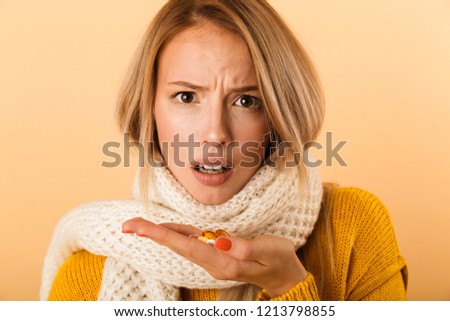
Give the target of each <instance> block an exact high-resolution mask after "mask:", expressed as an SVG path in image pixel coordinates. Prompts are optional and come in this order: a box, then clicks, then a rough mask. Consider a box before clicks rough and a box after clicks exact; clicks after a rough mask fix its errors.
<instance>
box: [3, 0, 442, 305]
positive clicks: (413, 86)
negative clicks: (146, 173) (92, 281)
mask: <svg viewBox="0 0 450 321" xmlns="http://www.w3.org/2000/svg"><path fill="white" fill-rule="evenodd" d="M270 2H271V3H272V4H273V6H274V7H275V8H276V9H278V10H279V12H280V13H281V15H282V16H284V17H285V18H286V19H287V21H288V22H289V24H290V25H291V26H292V27H293V29H294V30H295V32H296V34H297V35H298V36H299V38H300V39H301V40H302V41H303V43H304V45H305V47H306V48H307V50H308V51H309V52H310V53H311V55H312V57H313V60H314V61H315V63H316V65H317V68H318V70H319V72H320V74H321V78H322V81H323V84H324V88H325V91H326V98H327V102H328V107H327V108H328V112H327V118H326V122H325V127H324V130H323V133H325V131H332V132H333V135H334V136H333V139H334V141H335V143H337V141H339V140H346V141H348V142H347V144H346V145H345V146H344V148H343V149H342V150H341V156H342V157H343V158H344V159H345V161H346V162H347V164H348V166H347V167H342V166H339V165H338V164H336V163H334V164H333V166H331V167H322V173H323V176H324V179H326V180H332V181H337V182H339V183H340V184H341V185H352V186H359V187H362V188H365V189H367V190H370V191H372V192H374V193H375V194H376V195H378V196H379V197H380V198H381V199H382V200H383V201H384V203H385V204H386V205H387V206H388V208H389V209H390V211H391V215H392V220H393V222H394V225H395V228H396V232H397V239H398V242H399V245H400V248H401V251H402V253H403V254H404V256H405V257H406V259H407V260H408V264H409V271H410V283H409V299H411V300H449V299H450V276H449V272H448V268H449V267H450V250H449V244H450V233H449V231H448V230H449V227H450V216H449V214H450V200H449V196H450V195H449V186H450V170H449V165H450V150H449V147H450V146H449V142H448V141H449V138H450V129H449V125H450V93H449V89H450V58H449V57H450V1H448V0H432V1H423V0H414V1H412V0H396V1H392V0H378V1H359V0H347V1H343V0H340V1H330V0H320V1H318V0H314V1H312V0H303V1H292V0H283V1H280V0H278V1H276V0H272V1H270ZM163 3H164V1H150V0H147V1H125V0H121V1H117V0H116V1H91V0H89V1H88V0H83V1H56V0H54V1H44V0H41V1H34V0H33V1H32V0H28V1H26V0H17V1H13V0H11V1H7V0H4V1H1V0H0V138H1V148H0V151H1V166H0V195H1V202H0V230H1V233H0V259H1V265H0V299H1V300H36V299H37V298H38V290H39V283H40V274H41V267H42V261H43V257H44V255H45V252H46V248H47V245H48V242H49V240H50V237H51V234H52V231H53V229H54V227H55V225H56V223H57V221H58V220H59V219H60V218H61V216H62V215H63V214H64V213H66V212H67V211H68V210H70V209H71V208H73V207H74V206H76V205H78V204H80V203H84V202H88V201H91V200H98V199H124V198H127V197H128V196H129V194H130V184H131V182H132V179H133V175H134V170H135V169H134V168H124V167H118V168H114V169H108V168H103V167H101V165H100V164H101V162H102V161H103V160H107V159H106V158H105V157H104V156H103V155H102V152H101V151H102V145H103V144H104V143H105V142H107V141H111V140H117V141H118V140H120V134H119V131H118V129H117V127H116V124H115V120H114V113H113V111H114V105H115V100H116V96H117V91H118V88H119V85H120V82H121V79H122V78H123V75H124V72H125V70H126V67H127V65H128V62H129V60H130V57H131V55H132V53H133V51H134V49H135V47H136V45H137V43H138V41H139V39H140V36H141V35H142V34H143V32H144V29H145V27H146V26H147V24H148V22H149V21H150V19H151V18H152V16H153V15H154V14H155V12H156V11H157V9H158V8H160V7H161V5H162V4H163ZM323 137H324V135H322V140H321V141H322V142H323ZM318 156H321V154H320V153H318ZM322 157H323V155H322Z"/></svg>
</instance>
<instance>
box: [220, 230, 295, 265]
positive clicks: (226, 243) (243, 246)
mask: <svg viewBox="0 0 450 321" xmlns="http://www.w3.org/2000/svg"><path fill="white" fill-rule="evenodd" d="M291 245H292V244H291V242H290V241H288V240H285V239H283V238H278V237H275V236H259V237H256V238H253V239H248V240H246V239H241V238H233V237H219V238H218V239H216V243H215V245H214V246H215V247H216V248H217V249H218V250H220V251H224V252H226V253H227V254H228V255H230V256H231V257H233V258H235V259H237V260H247V261H257V262H259V263H261V264H263V265H266V264H268V263H270V262H271V261H273V256H274V253H279V252H280V248H281V249H286V248H290V246H291Z"/></svg>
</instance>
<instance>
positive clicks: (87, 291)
mask: <svg viewBox="0 0 450 321" xmlns="http://www.w3.org/2000/svg"><path fill="white" fill-rule="evenodd" d="M105 259H106V258H105V257H104V256H99V255H94V254H91V253H89V252H87V251H79V252H76V253H74V254H72V256H70V257H69V258H68V259H67V261H66V262H65V263H64V264H63V265H62V266H61V267H60V269H59V271H58V273H57V274H56V277H55V280H54V281H53V285H52V287H51V290H50V294H49V297H48V300H49V301H95V300H97V297H98V292H99V291H100V286H101V283H102V274H103V267H104V264H105Z"/></svg>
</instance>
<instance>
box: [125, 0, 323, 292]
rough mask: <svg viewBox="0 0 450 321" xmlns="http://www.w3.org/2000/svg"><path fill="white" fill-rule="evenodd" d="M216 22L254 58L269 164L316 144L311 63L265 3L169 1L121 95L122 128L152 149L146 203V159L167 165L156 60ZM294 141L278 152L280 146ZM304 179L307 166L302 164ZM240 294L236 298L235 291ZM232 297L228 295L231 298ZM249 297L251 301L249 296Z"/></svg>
mask: <svg viewBox="0 0 450 321" xmlns="http://www.w3.org/2000/svg"><path fill="white" fill-rule="evenodd" d="M203 23H213V24H215V25H217V26H219V27H221V28H224V29H226V30H228V31H231V32H234V33H237V34H239V35H240V36H241V37H242V38H243V39H244V40H245V42H246V44H247V46H248V49H249V52H250V55H251V57H252V60H253V67H254V70H255V74H256V78H257V82H258V87H259V91H260V94H261V101H262V105H263V108H264V112H265V114H266V117H267V120H268V123H269V127H270V130H271V140H272V141H273V142H274V143H273V145H274V146H273V147H274V148H272V151H273V152H272V154H271V155H269V156H270V160H271V161H273V162H274V165H275V166H276V167H277V168H280V169H282V168H284V164H285V162H284V160H285V159H283V157H280V156H281V154H284V156H285V157H293V156H294V153H296V154H297V155H303V152H304V145H305V144H306V143H307V142H311V141H313V140H314V139H316V137H317V135H318V133H319V131H320V128H321V126H322V122H323V118H324V98H323V93H322V89H321V85H320V82H319V78H318V76H317V73H316V71H315V69H314V66H313V64H312V62H311V60H310V58H309V57H308V55H307V53H306V51H305V50H304V49H303V47H302V46H301V44H300V43H299V41H298V40H297V38H296V37H295V35H294V34H293V33H292V31H291V30H290V29H289V27H288V26H287V25H286V24H285V22H284V21H283V19H282V18H281V17H280V16H279V14H278V13H277V12H276V11H275V10H274V9H273V8H272V7H271V6H270V4H269V3H267V2H266V1H263V0H246V1H242V0H226V1H225V0H222V1H220V0H170V1H169V2H167V3H166V4H165V5H164V6H163V7H162V8H161V10H160V11H159V12H158V13H157V15H156V16H155V18H154V19H153V21H152V22H151V24H150V25H149V27H148V29H147V31H146V33H145V35H144V37H143V40H142V42H141V44H140V46H139V48H138V50H137V52H136V54H135V58H134V60H133V62H132V65H131V68H130V73H129V75H128V78H127V79H126V81H125V82H124V86H123V90H122V92H121V94H120V96H119V102H118V118H119V124H120V128H121V130H122V131H124V132H127V133H129V134H130V137H131V139H132V140H133V141H134V142H138V143H140V144H141V145H142V146H148V142H153V144H152V145H151V147H152V148H150V150H149V151H148V152H146V153H144V167H143V168H141V172H140V190H141V195H142V196H143V201H144V203H145V204H146V205H147V204H148V203H147V202H148V200H147V195H148V183H149V179H150V175H149V173H150V170H151V169H150V165H149V158H150V157H151V158H152V160H156V161H157V162H162V161H163V158H162V155H161V151H160V150H159V143H158V136H157V132H156V126H155V120H154V116H153V111H154V99H155V91H156V81H157V79H156V75H157V68H158V55H159V53H160V52H161V49H162V48H163V46H164V45H165V44H166V43H168V42H169V41H170V40H171V39H172V38H173V37H174V36H175V35H176V34H178V33H179V32H181V31H183V30H185V29H188V28H191V27H194V26H199V25H201V24H203ZM286 143H288V144H292V145H290V149H289V150H287V151H281V150H280V148H279V147H280V146H282V144H286ZM297 169H298V172H299V182H305V181H307V180H305V179H304V177H305V175H306V168H305V165H304V164H303V163H302V162H301V161H300V162H299V165H298V166H297ZM248 287H249V286H247V285H246V286H244V288H245V290H242V291H240V292H239V291H236V289H233V290H230V291H228V292H229V295H227V294H226V292H227V291H221V292H223V293H221V295H220V298H221V299H228V300H231V299H236V298H241V299H243V298H244V297H245V296H243V295H242V293H249V292H252V291H250V290H249V289H248ZM238 292H239V293H238ZM230 293H231V294H230ZM251 299H254V297H253V298H251Z"/></svg>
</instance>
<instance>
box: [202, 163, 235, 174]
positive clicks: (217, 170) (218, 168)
mask: <svg viewBox="0 0 450 321" xmlns="http://www.w3.org/2000/svg"><path fill="white" fill-rule="evenodd" d="M197 169H198V170H199V171H200V172H202V173H204V174H222V173H223V172H224V171H226V170H228V169H230V168H229V167H225V166H222V165H206V164H204V165H198V166H197Z"/></svg>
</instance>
